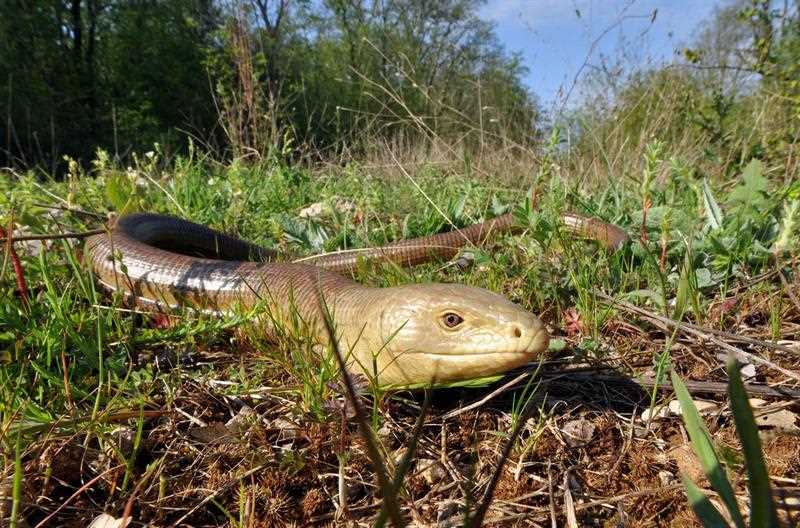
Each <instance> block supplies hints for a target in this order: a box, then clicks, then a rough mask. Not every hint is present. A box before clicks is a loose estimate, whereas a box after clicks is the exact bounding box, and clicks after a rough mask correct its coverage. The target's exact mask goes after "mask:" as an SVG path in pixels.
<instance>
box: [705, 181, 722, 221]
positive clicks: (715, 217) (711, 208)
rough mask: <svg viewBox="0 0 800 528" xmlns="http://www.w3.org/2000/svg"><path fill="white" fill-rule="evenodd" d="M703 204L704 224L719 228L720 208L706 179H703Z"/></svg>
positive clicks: (720, 219)
mask: <svg viewBox="0 0 800 528" xmlns="http://www.w3.org/2000/svg"><path fill="white" fill-rule="evenodd" d="M703 205H704V206H705V212H706V226H708V227H710V228H711V229H719V228H721V227H722V221H723V216H722V209H720V207H719V204H718V203H717V200H716V199H715V198H714V194H713V193H712V192H711V188H710V187H709V186H708V180H703Z"/></svg>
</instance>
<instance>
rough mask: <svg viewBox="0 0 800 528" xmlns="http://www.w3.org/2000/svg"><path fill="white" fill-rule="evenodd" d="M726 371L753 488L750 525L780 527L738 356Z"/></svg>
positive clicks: (749, 483) (732, 360)
mask: <svg viewBox="0 0 800 528" xmlns="http://www.w3.org/2000/svg"><path fill="white" fill-rule="evenodd" d="M727 370H728V394H729V395H730V398H731V410H732V411H733V419H734V421H735V422H736V432H737V433H739V440H740V441H741V443H742V451H743V452H744V462H745V466H746V467H747V486H748V489H749V490H750V510H751V511H750V526H752V527H762V526H763V527H767V526H778V519H777V517H776V513H775V505H774V504H773V502H772V488H771V487H770V483H769V474H768V473H767V466H766V464H765V463H764V454H763V452H762V451H761V441H760V440H759V439H758V426H757V425H756V421H755V418H754V417H753V410H752V409H751V408H750V404H749V403H748V401H747V393H746V392H745V390H744V385H743V384H742V377H741V375H740V373H739V366H738V365H737V363H736V359H735V358H733V357H731V358H730V359H729V360H728V364H727Z"/></svg>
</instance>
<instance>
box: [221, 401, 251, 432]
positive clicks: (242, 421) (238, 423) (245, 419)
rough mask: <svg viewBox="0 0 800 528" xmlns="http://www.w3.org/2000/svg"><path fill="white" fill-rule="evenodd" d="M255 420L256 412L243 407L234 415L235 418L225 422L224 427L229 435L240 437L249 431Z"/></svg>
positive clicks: (247, 406) (245, 406)
mask: <svg viewBox="0 0 800 528" xmlns="http://www.w3.org/2000/svg"><path fill="white" fill-rule="evenodd" d="M256 419H257V416H256V412H255V411H254V410H253V408H252V407H250V406H249V405H244V406H243V407H242V408H241V409H239V412H238V413H236V416H234V417H233V418H231V419H230V420H228V421H227V422H225V427H227V428H228V430H229V431H230V432H231V433H233V434H235V435H241V434H243V433H246V432H247V430H248V429H250V426H251V425H252V424H253V423H254V422H255V420H256Z"/></svg>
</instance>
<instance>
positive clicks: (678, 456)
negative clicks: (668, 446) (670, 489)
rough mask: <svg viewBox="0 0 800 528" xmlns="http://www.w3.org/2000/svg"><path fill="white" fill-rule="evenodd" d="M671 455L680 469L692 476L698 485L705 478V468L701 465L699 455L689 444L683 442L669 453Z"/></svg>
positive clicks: (681, 471)
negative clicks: (697, 455) (696, 454)
mask: <svg viewBox="0 0 800 528" xmlns="http://www.w3.org/2000/svg"><path fill="white" fill-rule="evenodd" d="M668 455H669V457H670V458H671V459H672V460H673V461H674V462H675V465H677V466H678V471H679V472H680V473H681V474H684V475H686V476H688V477H689V478H691V479H692V480H693V481H694V482H695V483H697V484H698V485H699V484H700V482H701V481H703V480H705V474H704V473H703V468H701V467H700V462H698V460H697V457H696V456H695V454H694V451H692V448H691V447H690V446H689V445H688V444H682V445H679V446H678V447H676V448H674V449H672V450H670V451H669V453H668Z"/></svg>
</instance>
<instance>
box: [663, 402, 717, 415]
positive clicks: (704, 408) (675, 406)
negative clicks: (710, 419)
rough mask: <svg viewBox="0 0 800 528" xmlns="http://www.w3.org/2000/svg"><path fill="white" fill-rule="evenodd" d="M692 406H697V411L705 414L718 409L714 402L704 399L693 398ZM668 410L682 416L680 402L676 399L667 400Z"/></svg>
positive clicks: (712, 412)
mask: <svg viewBox="0 0 800 528" xmlns="http://www.w3.org/2000/svg"><path fill="white" fill-rule="evenodd" d="M693 401H694V406H695V407H696V408H697V412H698V413H700V414H701V415H703V414H705V415H708V414H714V413H716V412H718V411H719V405H717V404H716V403H714V402H710V401H705V400H693ZM669 411H670V413H672V414H673V415H675V416H682V415H683V409H682V408H681V402H680V401H678V400H672V401H671V402H669Z"/></svg>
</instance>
